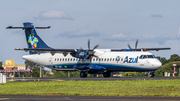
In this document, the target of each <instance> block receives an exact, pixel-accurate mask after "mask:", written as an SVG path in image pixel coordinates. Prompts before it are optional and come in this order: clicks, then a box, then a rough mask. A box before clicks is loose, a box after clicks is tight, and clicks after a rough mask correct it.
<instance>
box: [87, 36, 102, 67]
mask: <svg viewBox="0 0 180 101" xmlns="http://www.w3.org/2000/svg"><path fill="white" fill-rule="evenodd" d="M97 47H99V44H97V45H96V46H94V48H93V49H92V50H91V49H90V39H88V53H87V56H86V57H85V58H84V60H86V59H89V60H90V69H91V68H92V57H93V56H95V55H94V53H95V52H94V49H96V48H97Z"/></svg>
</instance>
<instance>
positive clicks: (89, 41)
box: [88, 39, 90, 50]
mask: <svg viewBox="0 0 180 101" xmlns="http://www.w3.org/2000/svg"><path fill="white" fill-rule="evenodd" d="M88 49H89V50H90V39H88Z"/></svg>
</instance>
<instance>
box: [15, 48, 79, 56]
mask: <svg viewBox="0 0 180 101" xmlns="http://www.w3.org/2000/svg"><path fill="white" fill-rule="evenodd" d="M15 50H24V51H26V52H27V51H34V52H37V53H38V54H41V53H42V52H48V53H51V54H52V55H54V54H55V53H64V54H65V53H67V52H71V53H74V52H76V49H52V48H35V49H33V48H16V49H15Z"/></svg>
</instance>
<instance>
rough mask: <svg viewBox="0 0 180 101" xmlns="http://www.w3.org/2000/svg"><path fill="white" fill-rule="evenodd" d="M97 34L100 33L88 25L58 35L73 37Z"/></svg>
mask: <svg viewBox="0 0 180 101" xmlns="http://www.w3.org/2000/svg"><path fill="white" fill-rule="evenodd" d="M99 35H100V33H99V32H98V31H97V30H96V29H94V28H92V27H90V26H86V27H85V28H81V29H77V30H76V31H67V32H63V33H61V34H59V35H58V36H62V37H71V38H73V37H89V36H99Z"/></svg>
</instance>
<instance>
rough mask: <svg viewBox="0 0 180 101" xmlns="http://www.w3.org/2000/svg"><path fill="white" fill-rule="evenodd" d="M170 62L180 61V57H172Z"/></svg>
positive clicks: (175, 55)
mask: <svg viewBox="0 0 180 101" xmlns="http://www.w3.org/2000/svg"><path fill="white" fill-rule="evenodd" d="M169 61H180V57H179V55H177V54H173V55H171V57H170V59H169Z"/></svg>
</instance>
